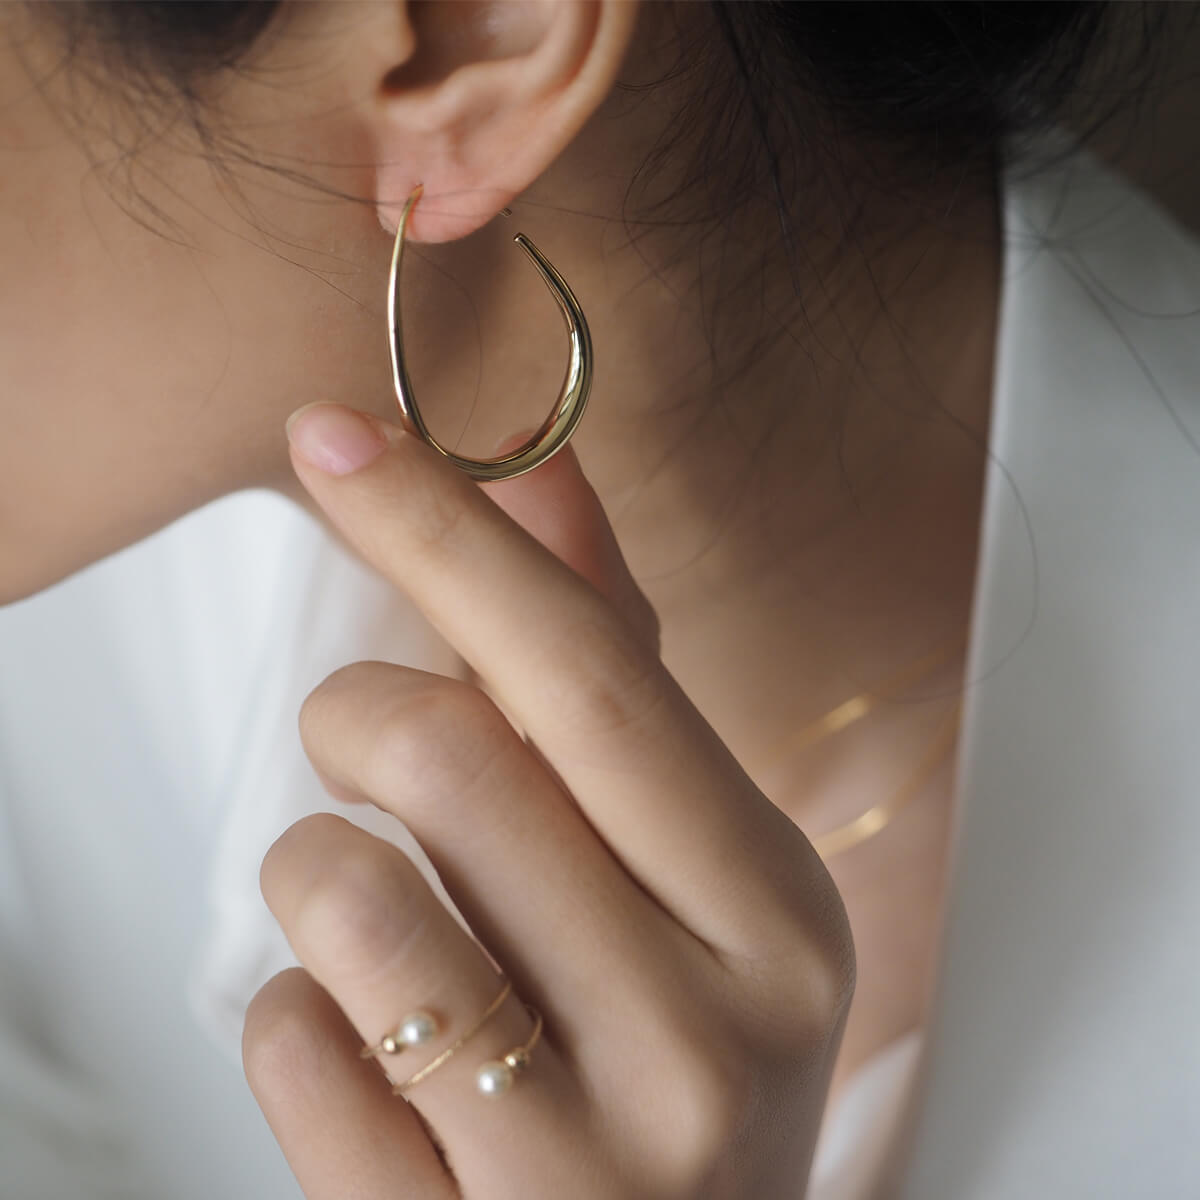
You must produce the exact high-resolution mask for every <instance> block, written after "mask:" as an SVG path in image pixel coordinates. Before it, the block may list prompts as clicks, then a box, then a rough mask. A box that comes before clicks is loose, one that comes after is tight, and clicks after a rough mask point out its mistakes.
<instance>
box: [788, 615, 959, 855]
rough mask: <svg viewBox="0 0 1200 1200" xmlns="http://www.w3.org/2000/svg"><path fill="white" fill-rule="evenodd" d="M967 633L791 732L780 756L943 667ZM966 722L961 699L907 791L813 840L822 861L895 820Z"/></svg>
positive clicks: (841, 726) (863, 713)
mask: <svg viewBox="0 0 1200 1200" xmlns="http://www.w3.org/2000/svg"><path fill="white" fill-rule="evenodd" d="M965 640H966V637H965V635H962V636H959V637H956V638H954V639H952V640H951V641H950V642H948V643H947V644H946V645H944V646H942V648H941V649H940V650H935V651H933V652H932V653H931V654H927V655H925V656H924V657H923V658H920V659H918V660H917V661H916V662H915V663H912V664H910V665H909V666H907V667H904V668H902V669H901V670H900V671H897V672H896V673H895V674H894V675H892V676H890V677H889V678H887V679H885V680H884V681H883V682H882V683H881V684H878V685H877V686H876V687H875V688H872V689H871V690H870V691H867V692H862V693H860V694H859V695H857V696H853V697H851V699H849V700H845V701H843V702H842V703H841V704H839V705H838V706H837V707H836V708H832V709H830V711H829V712H827V713H826V714H825V715H824V716H822V717H818V718H817V719H816V720H815V721H812V722H810V723H809V724H808V725H805V726H803V727H802V728H801V729H799V730H797V731H796V732H795V733H793V734H791V735H790V736H789V737H788V738H787V739H786V741H785V743H784V746H783V747H782V749H781V751H780V755H779V756H780V757H783V756H784V755H786V754H789V753H795V752H796V751H798V750H800V749H803V748H806V747H808V746H811V745H813V744H814V743H816V742H819V741H821V740H822V739H824V738H826V737H831V736H832V735H833V734H835V733H840V732H841V731H842V730H843V729H845V728H846V727H847V726H848V725H852V724H853V723H854V722H855V721H858V720H861V719H862V718H863V717H865V716H866V715H867V713H869V712H870V711H871V710H872V709H873V708H874V707H875V706H876V705H877V704H878V703H879V701H880V700H884V699H887V698H888V697H889V696H891V695H893V694H894V693H895V692H897V691H899V690H900V689H902V688H904V687H906V686H907V685H909V684H911V683H915V682H917V681H918V680H919V679H921V678H923V677H924V676H925V675H927V674H929V673H930V672H931V671H932V670H933V668H934V667H936V666H937V665H938V664H939V663H941V662H944V661H945V660H946V659H947V658H949V657H950V654H951V653H952V652H953V651H954V650H957V649H958V648H959V647H960V646H962V645H963V643H964V642H965ZM961 718H962V700H961V699H960V700H959V701H958V702H957V703H956V704H955V705H954V707H953V708H952V709H951V710H950V712H949V713H948V714H947V715H946V716H945V717H944V718H943V719H942V722H941V724H940V725H939V726H938V729H937V732H936V733H935V734H934V738H933V741H932V743H931V744H930V746H929V747H928V749H927V750H926V751H925V753H924V755H922V757H921V760H920V762H919V763H918V764H917V769H916V771H915V772H914V773H913V775H912V776H911V777H910V778H909V779H908V781H907V782H906V783H905V784H904V786H903V787H901V788H900V790H899V791H898V792H896V793H895V794H894V795H893V796H890V797H889V798H888V799H886V800H881V801H880V802H879V803H877V804H873V805H871V807H870V808H868V809H867V810H866V812H863V813H860V814H859V815H858V816H857V817H855V818H854V819H853V820H852V821H847V822H846V823H845V824H843V825H838V826H836V827H835V828H833V829H831V830H829V831H828V832H827V833H822V834H819V835H817V836H816V837H813V838H810V841H811V842H812V845H813V849H815V850H816V852H817V853H818V854H819V855H820V856H821V857H822V858H829V857H830V856H832V855H834V854H841V853H843V852H844V851H846V850H849V849H850V848H851V847H853V846H857V845H859V844H860V843H862V842H865V841H866V840H867V839H868V838H871V837H874V836H875V834H877V833H878V832H879V831H880V830H881V829H883V828H884V827H885V826H886V825H887V824H888V823H889V822H890V821H891V820H892V818H893V817H894V816H895V815H896V814H897V813H898V812H899V811H900V810H901V809H902V808H903V807H904V806H905V805H906V804H908V802H909V801H910V800H912V798H913V797H914V796H915V795H917V793H918V792H919V791H920V790H921V788H922V787H923V786H924V785H925V783H926V782H927V781H928V779H929V777H930V776H931V775H932V774H933V772H934V770H935V769H936V768H937V766H938V764H939V763H940V762H941V760H942V758H943V756H944V755H945V754H946V752H947V751H948V750H949V748H950V746H951V745H952V744H953V742H954V738H955V735H956V734H957V733H958V728H959V724H960V721H961Z"/></svg>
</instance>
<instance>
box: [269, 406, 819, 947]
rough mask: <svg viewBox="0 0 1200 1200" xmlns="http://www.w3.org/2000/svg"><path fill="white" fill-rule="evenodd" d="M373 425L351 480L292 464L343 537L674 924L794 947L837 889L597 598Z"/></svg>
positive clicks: (443, 473)
mask: <svg viewBox="0 0 1200 1200" xmlns="http://www.w3.org/2000/svg"><path fill="white" fill-rule="evenodd" d="M331 407H332V406H331ZM335 411H338V412H339V413H344V412H345V410H336V409H335ZM314 415H316V414H308V416H309V417H310V418H311V417H312V416H314ZM302 424H303V422H302V423H301V425H302ZM371 424H372V425H373V426H374V427H376V428H377V429H379V430H382V431H384V432H385V433H386V434H387V436H388V438H389V439H390V444H389V447H388V448H387V449H386V450H385V451H384V452H383V453H382V454H381V455H380V456H379V457H378V458H376V459H375V460H374V461H373V462H371V463H369V464H368V465H367V466H365V467H363V468H361V469H360V470H358V471H355V472H352V473H350V474H347V475H342V476H334V475H328V474H325V473H324V472H322V471H320V470H318V469H317V468H315V467H313V466H311V465H310V464H309V463H308V462H307V461H306V460H305V459H303V458H302V457H301V456H300V454H299V453H298V452H297V451H296V450H295V448H294V447H293V451H292V462H293V466H294V467H295V470H296V473H297V475H298V477H299V478H300V480H301V482H302V483H303V484H304V485H305V487H306V488H307V489H308V490H309V492H310V493H311V494H312V495H313V497H314V498H315V499H316V500H317V501H318V502H319V503H320V504H321V506H322V508H323V509H324V510H325V511H326V513H327V514H328V515H329V517H330V519H331V521H332V522H333V523H334V524H335V525H336V526H337V527H338V528H339V529H340V530H341V531H342V533H343V535H344V536H345V537H346V538H347V539H348V540H349V542H350V543H351V544H352V545H353V546H355V547H356V548H357V549H358V551H359V552H360V553H361V554H362V555H363V556H364V558H366V559H367V561H368V562H370V563H371V564H372V565H373V566H375V567H376V569H378V570H379V571H380V572H381V573H382V574H383V575H384V576H385V577H387V578H389V579H391V580H392V581H393V582H394V583H395V584H396V585H397V586H398V587H401V588H403V589H404V590H405V591H406V592H408V594H409V595H410V596H411V597H412V599H413V600H414V602H415V603H416V604H417V605H418V607H419V608H421V610H422V611H423V612H424V613H425V615H426V616H427V618H428V619H429V620H430V622H431V623H432V624H433V625H434V626H435V627H436V628H437V629H438V630H439V631H440V632H441V633H442V635H443V636H444V637H445V638H446V639H447V641H449V642H450V643H451V644H452V645H453V646H455V647H456V648H457V649H458V650H459V652H460V653H461V654H462V655H463V657H464V658H466V659H467V661H468V662H469V663H471V665H472V666H473V667H474V668H475V670H476V671H477V672H478V673H479V675H480V676H481V678H482V679H483V680H484V681H485V682H486V683H487V685H488V687H489V689H490V690H491V691H492V692H493V693H494V694H495V695H496V696H497V697H498V698H500V700H501V702H502V703H503V704H504V706H505V708H506V709H507V710H508V711H511V712H512V713H513V715H514V717H515V719H516V720H517V721H518V722H519V723H520V724H521V726H522V727H523V728H524V729H525V731H526V732H527V733H528V734H529V736H530V737H531V738H532V739H533V741H534V742H535V743H536V745H537V747H538V750H539V751H540V753H542V754H543V755H544V756H545V758H546V760H547V762H548V763H550V764H551V766H552V767H553V768H554V770H555V771H556V772H557V773H558V775H559V777H560V778H561V779H562V780H563V781H564V783H565V784H566V786H567V787H569V789H570V791H571V794H572V795H573V796H574V797H575V799H576V800H577V801H578V802H579V804H580V806H581V807H582V809H583V810H584V812H585V813H586V815H587V817H588V820H589V821H590V822H591V824H592V825H593V827H594V828H595V829H596V830H597V831H598V832H599V834H600V835H601V837H603V839H604V841H605V842H606V843H607V844H608V846H609V847H610V849H611V850H612V852H613V853H614V854H615V855H616V856H617V857H618V858H619V859H620V861H621V862H622V863H623V864H624V865H625V867H626V869H627V870H629V871H630V873H631V874H632V875H633V876H634V877H635V878H636V879H637V880H638V881H639V883H641V885H642V886H643V887H644V888H645V889H646V890H647V891H648V892H649V893H650V894H651V895H652V896H654V897H655V898H656V899H657V900H658V902H659V903H660V904H661V905H662V907H663V908H664V909H666V911H668V912H669V913H671V914H672V915H673V916H674V917H675V918H676V920H678V921H679V922H680V923H682V924H684V925H685V927H687V928H689V929H691V930H693V931H694V932H695V933H696V934H697V935H699V936H700V937H701V938H702V939H703V940H705V941H707V942H709V943H710V944H712V945H714V946H724V947H727V948H729V949H731V950H733V951H734V952H737V953H742V952H744V950H745V948H746V947H747V946H750V945H754V944H755V943H758V944H762V943H763V942H764V934H766V933H767V932H768V930H769V929H770V928H771V926H770V924H769V922H770V921H771V920H772V919H773V918H774V927H775V928H777V929H778V931H779V933H780V934H781V935H782V936H783V937H784V939H785V940H786V941H787V943H788V944H793V942H794V927H793V923H792V922H793V917H794V913H795V911H796V909H797V908H802V909H805V908H806V907H807V905H808V903H809V897H810V895H811V885H812V884H813V883H814V882H816V883H818V884H819V885H823V883H824V880H825V877H826V875H825V871H824V867H823V866H822V864H821V862H820V859H819V858H818V857H817V856H816V854H815V852H814V851H812V849H811V847H810V846H809V844H808V842H807V840H806V839H805V838H804V837H803V836H802V835H801V834H800V833H799V831H798V830H797V829H796V827H795V826H794V825H793V824H792V822H791V821H790V820H789V819H788V818H787V817H786V816H784V814H783V813H782V812H780V810H778V809H777V808H776V807H775V806H774V805H773V804H771V803H770V801H768V800H767V799H766V798H765V797H763V796H762V795H761V793H759V792H758V790H757V789H756V788H755V787H754V786H753V783H752V782H751V781H750V780H749V778H748V777H747V776H746V774H745V772H743V771H742V769H741V768H740V766H739V765H738V763H737V762H736V760H734V758H733V756H732V755H731V754H730V753H729V751H728V750H727V749H726V747H725V746H724V745H723V744H722V742H721V741H720V739H719V738H718V737H717V736H716V734H715V732H714V731H713V730H712V728H711V727H710V726H709V725H708V723H707V722H706V721H705V720H704V719H703V717H702V716H701V715H700V713H699V712H698V711H697V710H696V709H695V708H694V706H693V705H692V704H691V703H690V702H689V701H688V699H687V697H686V696H685V695H684V694H683V692H682V690H681V689H680V688H679V686H678V684H677V683H676V682H675V680H674V679H673V678H672V677H671V675H670V674H669V673H668V672H667V671H666V669H665V667H663V665H662V663H661V661H660V660H659V659H658V657H657V656H656V655H654V653H653V652H652V650H651V649H650V648H648V647H647V645H646V644H645V642H644V641H643V640H642V639H641V638H639V637H638V636H637V635H636V634H635V633H634V632H633V630H632V629H631V628H630V627H629V626H628V625H627V624H626V623H625V621H624V620H623V619H622V618H621V617H620V616H619V615H618V614H617V613H616V612H615V610H614V609H613V607H612V606H611V605H610V604H609V603H608V602H607V601H606V600H605V599H604V598H603V597H602V596H601V595H600V594H599V593H598V592H597V591H596V590H595V589H594V588H593V587H592V586H591V585H590V584H588V583H587V582H586V581H584V580H583V579H582V578H580V576H578V575H577V574H576V573H575V572H574V571H572V570H570V568H568V567H566V566H565V565H564V564H563V563H562V562H560V561H559V560H558V559H557V558H556V557H555V556H554V555H553V554H551V553H550V552H549V551H548V550H546V548H545V547H543V546H542V545H540V544H539V543H538V542H537V540H536V539H535V538H533V537H531V536H530V535H529V534H528V533H527V532H526V531H525V530H523V529H522V528H521V527H520V526H519V525H517V524H516V523H515V522H514V521H512V520H511V519H510V518H508V517H507V516H506V515H505V514H504V513H503V512H502V511H501V510H500V509H499V508H498V507H497V505H496V504H494V503H493V502H492V501H491V500H490V499H489V498H488V497H487V496H486V495H485V494H484V493H483V492H482V491H481V490H480V489H479V487H478V486H476V485H475V484H474V483H473V482H472V481H471V480H470V479H468V478H467V477H466V476H465V475H463V474H461V473H460V472H458V471H456V470H455V469H454V468H453V467H451V466H450V465H449V464H447V463H445V462H443V461H442V460H441V459H440V458H439V457H438V456H437V455H436V453H435V452H434V451H432V450H431V449H430V448H429V447H427V446H425V445H423V444H422V443H421V442H420V441H419V440H418V439H416V438H413V437H410V436H408V435H406V434H405V433H403V431H401V430H400V429H399V428H398V427H396V426H394V425H390V424H388V423H386V422H382V421H379V420H378V419H377V418H371ZM781 897H782V898H786V899H787V900H788V901H790V903H788V904H785V905H783V906H782V907H781V904H780V900H781ZM780 918H782V919H780Z"/></svg>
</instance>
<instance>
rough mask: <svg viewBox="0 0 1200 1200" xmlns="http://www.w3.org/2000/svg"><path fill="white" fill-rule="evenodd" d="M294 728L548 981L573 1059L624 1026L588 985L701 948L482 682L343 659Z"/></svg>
mask: <svg viewBox="0 0 1200 1200" xmlns="http://www.w3.org/2000/svg"><path fill="white" fill-rule="evenodd" d="M300 736H301V740H302V742H303V744H304V749H305V753H306V754H307V755H308V758H309V760H310V761H311V762H312V764H313V766H314V768H315V769H316V770H317V772H318V774H319V775H320V776H321V777H322V779H323V780H324V782H325V783H326V785H327V786H328V785H329V784H330V783H332V784H334V785H335V787H336V789H337V790H338V791H343V790H345V789H349V790H350V791H351V792H352V793H357V794H359V795H361V796H363V797H364V798H365V799H367V800H369V801H370V802H371V803H373V804H375V805H377V806H378V807H380V808H382V809H384V810H385V811H387V812H390V813H391V814H393V815H394V816H396V817H398V818H399V819H400V820H401V821H403V822H404V824H405V826H406V827H407V828H408V829H409V831H410V832H411V833H412V834H413V836H414V837H415V838H416V839H417V841H418V842H419V843H420V844H421V848H422V849H423V850H424V851H425V853H426V854H427V855H428V857H429V860H430V862H431V863H432V864H433V866H434V868H435V870H436V871H437V873H438V876H439V877H440V879H441V881H442V883H443V885H444V886H445V888H446V890H447V893H448V894H449V895H450V897H451V899H452V900H453V901H454V903H455V905H456V906H457V907H458V909H459V910H460V911H461V913H462V915H463V916H464V917H465V918H466V920H467V923H468V924H469V926H470V927H471V929H472V931H473V932H474V933H475V934H476V936H477V937H478V938H479V939H480V941H481V942H482V943H483V944H484V945H485V946H487V947H488V949H489V951H490V952H491V953H493V954H494V955H495V956H496V957H497V959H498V960H500V961H502V962H504V963H505V964H506V968H507V969H508V970H509V972H510V973H511V974H512V975H513V977H514V978H524V979H548V980H551V981H552V985H551V986H550V987H549V988H548V989H547V992H546V993H545V994H543V995H542V996H541V998H540V1003H541V1005H542V1006H544V1010H545V1016H546V1019H547V1021H549V1022H551V1023H552V1024H553V1025H554V1028H555V1029H557V1030H558V1031H559V1035H560V1037H562V1038H564V1039H565V1040H566V1041H567V1042H568V1043H569V1044H571V1046H572V1053H573V1055H576V1056H582V1055H583V1046H582V1043H583V1042H584V1035H585V1033H586V1035H587V1040H588V1041H589V1042H591V1043H599V1044H602V1045H608V1046H610V1047H611V1046H612V1045H615V1044H616V1042H615V1041H611V1040H609V1039H610V1038H613V1039H616V1038H618V1037H620V1036H621V1034H622V1033H623V1031H624V1029H625V1028H626V1020H627V1018H626V1017H625V1015H624V1012H625V1008H626V1006H625V1005H624V1004H622V1003H608V1004H604V1005H599V1006H597V1005H596V1004H595V999H596V997H597V996H607V997H608V998H609V999H610V1000H613V1001H615V1000H616V998H617V997H616V992H617V991H620V990H623V989H624V988H625V986H626V981H628V980H638V979H641V980H645V979H649V978H652V977H655V976H657V975H659V974H660V973H661V972H662V969H663V965H664V964H673V966H672V967H671V970H672V971H673V972H679V971H680V968H681V964H682V962H683V959H682V957H681V956H682V955H683V954H685V953H688V952H691V953H694V952H695V951H696V950H697V949H698V947H697V944H696V942H695V941H694V939H693V938H692V937H691V936H690V935H688V934H685V933H684V932H683V931H682V930H680V929H679V927H678V925H676V924H675V923H674V922H673V921H672V920H671V919H670V918H669V917H668V916H667V915H666V914H665V913H663V911H662V910H661V909H660V908H659V907H658V906H657V905H656V904H654V902H653V901H652V900H651V899H650V898H649V897H647V896H646V894H645V893H644V892H643V891H642V890H641V889H640V888H639V887H638V886H637V884H636V883H635V882H634V881H633V880H632V879H631V878H630V876H629V875H628V874H627V873H626V872H625V871H624V870H623V869H622V867H621V865H620V864H619V863H618V862H617V861H616V860H615V859H614V858H613V857H612V855H611V854H610V853H609V851H608V848H607V847H606V846H605V845H604V843H603V842H602V841H601V839H600V838H598V837H597V836H596V833H595V831H594V830H593V829H592V828H591V827H590V826H589V825H588V823H587V820H586V818H585V817H584V816H583V814H582V813H581V812H580V811H579V809H578V808H577V807H576V806H575V805H574V804H572V803H571V801H570V799H569V798H568V797H567V796H565V795H564V794H563V792H562V791H561V789H560V788H559V786H558V785H557V783H555V782H554V780H553V779H552V778H551V777H550V775H549V774H548V773H547V772H546V770H545V769H544V768H543V767H542V765H541V764H540V763H539V762H538V761H537V760H536V758H535V757H534V755H533V753H532V751H531V750H530V748H529V747H528V746H527V745H526V744H525V743H524V742H523V741H522V739H521V737H520V735H519V734H518V733H517V732H516V730H514V729H513V727H512V726H511V725H510V724H509V722H508V721H507V720H506V719H505V717H504V716H503V714H502V713H501V712H500V711H499V710H498V709H497V708H496V706H495V705H494V704H493V703H492V702H491V700H490V699H489V698H488V697H487V696H485V695H484V694H483V693H482V692H480V691H478V689H476V688H473V687H470V686H469V685H467V684H464V683H461V682H459V681H458V680H454V679H448V678H445V677H443V676H440V675H435V674H430V673H427V672H424V671H418V670H414V669H413V668H409V667H401V666H395V665H393V664H390V663H383V662H357V663H352V664H350V665H349V666H346V667H342V668H340V669H339V670H337V671H335V672H334V673H333V674H332V675H330V676H329V677H328V678H327V679H325V680H324V681H323V682H322V683H321V684H320V685H319V686H318V687H317V688H315V689H314V690H313V691H312V692H311V693H310V694H309V696H308V698H307V699H306V700H305V702H304V705H303V707H302V708H301V710H300ZM633 933H636V936H631V934H633ZM686 986H687V985H686V984H685V983H682V982H681V992H682V991H685V990H686ZM630 1002H631V1003H637V1000H636V998H633V997H631V998H630ZM593 1009H595V1010H596V1011H593ZM610 1026H611V1027H610Z"/></svg>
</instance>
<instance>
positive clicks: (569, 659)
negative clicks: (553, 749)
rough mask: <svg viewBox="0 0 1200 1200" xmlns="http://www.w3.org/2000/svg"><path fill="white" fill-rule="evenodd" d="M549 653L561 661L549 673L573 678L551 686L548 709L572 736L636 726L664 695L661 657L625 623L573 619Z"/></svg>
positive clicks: (607, 619)
mask: <svg viewBox="0 0 1200 1200" xmlns="http://www.w3.org/2000/svg"><path fill="white" fill-rule="evenodd" d="M547 652H548V653H549V654H550V655H551V656H552V657H553V660H554V661H557V663H558V664H559V668H558V670H556V671H555V672H554V673H553V675H552V676H551V675H549V674H548V676H547V677H548V678H559V679H562V680H569V681H570V683H569V684H563V685H561V686H560V688H559V689H553V688H552V689H551V692H552V694H551V695H549V696H548V697H547V707H548V708H552V709H553V711H556V712H558V714H559V721H560V723H561V724H562V726H563V727H565V728H566V729H567V730H569V731H571V732H572V733H574V734H578V735H580V736H582V737H585V738H587V737H591V736H595V735H598V734H599V735H603V734H611V733H618V732H623V731H627V730H630V729H634V728H636V727H637V726H639V725H640V724H641V723H643V722H644V721H645V720H646V718H647V717H648V716H649V715H650V714H651V713H652V712H653V711H654V710H655V709H656V708H657V707H658V706H659V705H660V704H661V703H662V701H663V699H664V696H665V693H664V689H663V682H662V670H661V664H660V663H659V661H658V660H657V659H656V658H654V657H652V656H651V655H650V654H649V653H648V652H647V649H646V647H645V645H644V644H643V643H642V642H641V641H640V640H639V639H638V638H637V637H636V636H635V635H634V634H633V632H632V631H631V630H630V629H629V628H627V627H626V626H625V625H624V624H623V623H622V622H619V621H616V620H614V619H612V618H610V617H606V616H605V615H603V614H593V615H592V616H590V617H588V618H584V619H581V620H579V621H576V622H573V623H572V624H571V625H570V626H569V627H568V628H567V629H566V630H564V632H563V634H562V635H561V636H560V637H559V638H558V639H556V640H555V642H554V643H552V644H550V645H549V646H548V647H547ZM555 691H558V692H559V693H560V694H553V693H554V692H555Z"/></svg>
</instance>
